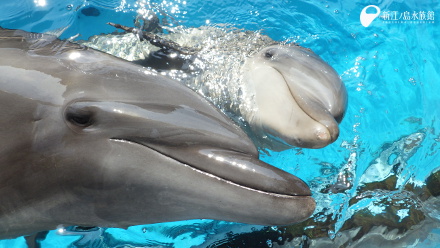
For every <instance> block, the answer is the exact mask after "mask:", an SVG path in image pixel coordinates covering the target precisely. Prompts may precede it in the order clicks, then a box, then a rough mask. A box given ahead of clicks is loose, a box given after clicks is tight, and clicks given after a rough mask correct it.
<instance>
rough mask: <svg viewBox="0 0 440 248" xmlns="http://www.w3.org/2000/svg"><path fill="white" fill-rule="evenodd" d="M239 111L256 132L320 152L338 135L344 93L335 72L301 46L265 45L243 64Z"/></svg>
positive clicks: (345, 97)
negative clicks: (243, 103)
mask: <svg viewBox="0 0 440 248" xmlns="http://www.w3.org/2000/svg"><path fill="white" fill-rule="evenodd" d="M243 71H244V75H243V82H244V84H245V86H244V87H243V89H244V91H245V92H244V94H245V95H246V96H245V97H247V98H248V101H249V102H252V104H251V106H253V107H252V108H249V107H241V112H242V114H243V115H244V118H245V119H246V120H247V121H248V122H249V123H250V124H251V125H250V126H251V128H252V129H253V130H254V132H256V133H261V136H262V135H263V134H266V135H271V136H273V137H275V139H276V138H278V139H281V140H282V141H283V142H286V143H287V144H290V145H294V146H298V147H306V148H321V147H324V146H326V145H328V144H331V143H333V142H334V141H335V140H336V139H337V138H338V136H339V127H338V124H339V123H340V122H341V121H342V118H343V116H344V113H345V109H346V106H347V91H346V89H345V86H344V84H343V83H342V82H341V79H340V78H339V76H338V74H337V73H336V72H335V70H334V69H333V68H332V67H331V66H329V65H328V64H327V63H326V62H324V61H323V60H322V59H321V58H320V57H319V56H318V55H316V54H315V53H313V52H312V51H311V50H309V49H306V48H304V47H301V46H296V45H291V46H280V45H274V46H269V47H266V48H264V49H262V50H261V51H259V52H258V53H256V54H254V55H253V56H252V57H250V58H249V59H247V60H246V63H245V65H244V69H243Z"/></svg>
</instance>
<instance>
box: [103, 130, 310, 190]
mask: <svg viewBox="0 0 440 248" xmlns="http://www.w3.org/2000/svg"><path fill="white" fill-rule="evenodd" d="M111 140H113V141H117V142H125V143H131V144H137V145H140V146H143V147H145V148H146V149H149V150H150V151H154V152H157V153H159V154H161V155H163V156H166V157H169V158H171V159H173V160H175V161H177V162H179V163H181V164H184V165H187V166H190V167H191V168H193V169H194V170H197V171H198V172H200V173H202V174H204V175H206V176H208V177H215V178H218V179H219V180H223V181H225V182H227V183H228V184H231V185H235V186H237V187H242V188H247V189H249V190H253V191H256V192H259V193H262V194H270V195H273V196H276V197H293V198H295V197H304V196H311V191H310V189H309V187H308V186H307V185H306V184H305V183H304V182H303V181H302V180H301V179H299V178H298V177H296V176H294V175H292V174H290V173H287V172H285V171H283V170H280V169H278V168H276V167H274V166H271V165H269V164H266V163H264V162H262V161H261V160H259V159H258V158H256V157H254V156H252V155H248V154H243V153H241V152H236V151H232V150H224V149H219V148H208V147H198V146H195V147H193V146H191V147H190V146H185V145H181V146H177V147H176V146H173V147H169V146H164V145H160V144H154V143H148V142H146V141H144V140H142V139H139V138H138V139H135V138H130V139H116V138H113V139H111Z"/></svg>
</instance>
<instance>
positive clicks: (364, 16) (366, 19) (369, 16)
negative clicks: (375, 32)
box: [360, 5, 380, 27]
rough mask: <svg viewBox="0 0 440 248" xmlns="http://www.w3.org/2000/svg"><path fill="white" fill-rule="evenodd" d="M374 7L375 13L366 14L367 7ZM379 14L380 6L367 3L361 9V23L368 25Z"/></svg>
mask: <svg viewBox="0 0 440 248" xmlns="http://www.w3.org/2000/svg"><path fill="white" fill-rule="evenodd" d="M370 8H371V9H376V13H375V14H368V13H367V9H370ZM379 14H380V8H379V7H377V6H376V5H368V6H367V7H365V8H363V9H362V11H361V16H360V19H361V24H362V26H364V27H368V26H370V24H371V23H372V22H373V21H374V19H376V18H377V17H378V16H379Z"/></svg>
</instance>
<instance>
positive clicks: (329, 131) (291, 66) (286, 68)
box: [271, 46, 347, 148]
mask: <svg viewBox="0 0 440 248" xmlns="http://www.w3.org/2000/svg"><path fill="white" fill-rule="evenodd" d="M278 49H279V50H281V51H282V50H285V52H278V53H276V54H275V55H273V57H272V58H271V62H272V65H273V67H272V68H273V69H274V70H276V71H277V72H278V73H279V76H280V77H282V78H283V79H284V81H285V83H286V85H287V87H288V89H289V91H290V94H291V95H292V97H293V99H294V100H295V102H296V104H297V105H298V107H300V108H301V109H302V111H303V112H304V113H305V114H307V115H308V116H309V117H310V118H311V119H313V120H314V121H316V123H317V124H320V125H321V127H323V128H316V133H315V135H316V140H315V142H314V144H313V146H311V148H321V147H324V146H326V145H328V144H330V143H332V142H334V141H335V140H336V139H337V138H338V136H339V126H338V124H339V123H340V122H341V121H342V118H343V115H344V113H345V109H346V105H347V93H346V89H345V86H344V84H343V83H342V82H341V79H340V78H339V76H338V74H337V73H336V71H335V70H334V69H333V68H332V67H331V66H329V65H328V64H327V63H326V62H325V61H323V60H322V59H321V58H320V57H319V56H317V55H316V54H315V53H313V52H312V51H310V50H307V49H305V48H302V47H296V46H295V47H279V48H278ZM283 62H284V63H283ZM287 62H290V63H287Z"/></svg>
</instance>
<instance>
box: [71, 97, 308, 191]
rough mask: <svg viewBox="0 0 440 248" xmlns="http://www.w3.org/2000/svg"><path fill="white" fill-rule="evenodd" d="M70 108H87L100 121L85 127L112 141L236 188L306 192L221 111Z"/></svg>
mask: <svg viewBox="0 0 440 248" xmlns="http://www.w3.org/2000/svg"><path fill="white" fill-rule="evenodd" d="M75 111H76V112H78V111H83V112H93V113H94V114H93V115H94V119H97V120H100V121H99V122H98V123H95V124H94V125H93V127H90V130H89V131H93V130H96V129H100V130H110V131H109V132H111V133H112V134H113V135H114V136H113V137H111V139H112V140H123V141H128V142H131V143H137V144H140V145H142V146H144V147H146V148H148V149H152V150H154V151H156V152H158V153H161V154H162V155H165V156H167V157H169V158H172V159H174V160H176V161H178V162H180V163H183V164H186V165H189V166H191V167H193V168H196V169H198V170H200V171H203V172H205V173H207V174H211V175H214V176H216V177H219V178H222V179H224V180H226V181H230V182H231V183H234V184H237V185H239V186H241V187H247V188H251V189H254V190H258V191H262V192H265V193H269V194H279V195H286V196H310V195H311V192H310V189H309V187H308V186H307V185H306V184H305V183H304V182H303V181H302V180H301V179H299V178H298V177H296V176H294V175H292V174H290V173H287V172H285V171H283V170H280V169H278V168H276V167H273V166H271V165H269V164H267V163H264V162H262V161H260V160H259V159H258V152H257V149H256V148H255V146H254V145H253V143H252V142H251V141H250V139H249V138H248V137H247V136H246V135H245V134H244V133H243V132H242V131H241V129H239V128H238V127H237V126H236V125H235V124H233V123H232V121H230V120H229V119H227V118H226V117H224V116H223V115H212V114H208V113H204V112H202V111H197V110H194V109H192V108H189V107H185V106H177V107H176V106H175V105H170V106H166V105H161V106H160V105H149V104H144V103H121V102H76V103H73V104H71V105H70V107H69V109H68V112H72V113H73V112H75ZM108 116H110V117H111V120H109V119H108ZM116 123H117V124H116ZM84 131H86V132H87V131H88V128H86V129H84Z"/></svg>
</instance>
